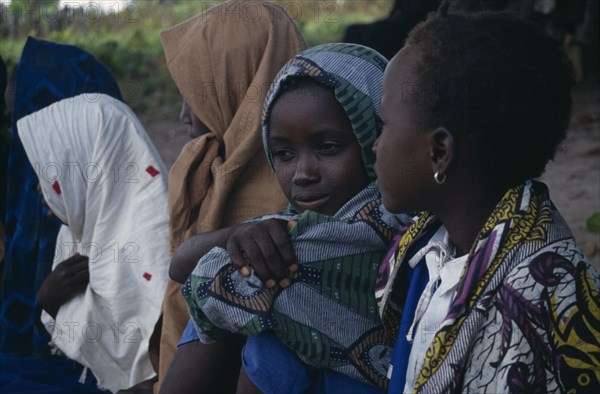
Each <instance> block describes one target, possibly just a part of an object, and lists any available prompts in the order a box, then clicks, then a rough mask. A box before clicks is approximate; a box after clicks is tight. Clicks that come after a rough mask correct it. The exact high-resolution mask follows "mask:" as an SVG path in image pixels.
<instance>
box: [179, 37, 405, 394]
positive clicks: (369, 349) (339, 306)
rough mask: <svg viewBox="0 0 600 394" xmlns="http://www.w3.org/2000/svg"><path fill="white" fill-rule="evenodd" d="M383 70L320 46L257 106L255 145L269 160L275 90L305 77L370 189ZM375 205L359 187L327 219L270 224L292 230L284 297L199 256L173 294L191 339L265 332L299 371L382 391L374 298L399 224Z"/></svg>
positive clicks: (384, 346)
mask: <svg viewBox="0 0 600 394" xmlns="http://www.w3.org/2000/svg"><path fill="white" fill-rule="evenodd" d="M385 65H386V60H385V59H384V58H383V57H381V55H379V54H378V53H377V52H375V51H373V50H372V49H369V48H366V47H363V46H360V45H354V44H327V45H322V46H318V47H315V48H312V49H309V50H307V51H305V52H303V53H302V54H300V55H298V56H296V57H295V58H294V59H292V60H291V61H290V62H289V63H288V64H287V65H286V66H285V67H284V68H283V70H282V71H281V72H280V73H279V75H278V76H277V78H276V80H275V82H274V83H273V85H272V86H271V90H270V92H269V95H268V98H267V101H266V103H265V112H264V121H263V142H264V144H265V150H266V151H267V155H268V156H269V159H271V157H270V149H269V142H268V135H269V128H268V117H269V114H270V108H271V106H272V104H273V102H274V100H275V98H276V96H277V94H278V93H279V90H280V87H281V84H282V82H283V81H285V80H286V79H288V78H306V77H308V78H312V79H314V80H316V81H317V82H319V83H322V84H324V85H326V86H329V87H331V88H332V89H333V90H334V91H335V95H336V98H337V99H338V101H339V102H340V104H341V105H342V107H343V108H344V110H345V111H346V114H347V115H348V117H349V119H350V121H351V124H352V127H353V130H354V132H355V134H356V136H357V139H358V141H359V144H360V145H361V148H362V154H363V163H365V167H366V168H367V170H368V172H369V174H370V175H371V177H372V178H371V179H373V178H374V173H373V172H372V164H373V162H374V157H373V156H372V151H371V147H372V144H373V142H374V141H375V139H376V138H377V136H378V134H379V132H380V121H379V117H378V114H379V105H380V101H381V86H382V80H383V70H384V68H385ZM378 198H379V195H378V193H377V191H376V189H375V188H374V187H373V186H369V187H367V188H365V189H364V190H363V191H361V192H360V193H359V194H357V195H356V196H355V197H354V198H352V199H351V200H350V201H348V202H347V203H346V204H345V205H344V206H343V207H342V208H341V209H340V210H339V211H338V212H337V213H336V214H335V215H334V216H333V217H331V216H324V215H320V214H318V213H316V212H310V211H307V212H304V213H303V214H300V215H297V216H292V215H283V216H281V215H279V216H278V217H280V218H284V219H288V220H290V219H293V221H292V222H290V223H295V224H294V225H293V226H291V229H290V237H291V240H292V242H293V245H294V250H295V252H296V256H297V258H298V262H299V263H300V266H301V268H300V270H299V272H297V273H295V274H294V275H293V276H292V285H291V286H290V287H288V288H285V289H281V288H275V289H267V288H265V287H264V286H263V285H262V284H261V282H260V280H258V279H257V278H256V277H254V276H252V277H250V278H244V277H242V276H241V275H240V274H239V273H238V272H237V270H236V269H235V268H234V267H233V266H232V265H231V261H230V259H229V255H228V253H227V251H225V250H224V249H219V248H215V249H213V250H212V251H211V252H209V253H208V254H207V255H206V256H204V257H203V258H202V259H201V260H200V262H199V263H198V265H197V267H196V269H195V270H194V272H193V273H192V275H191V277H190V279H189V280H188V281H187V283H186V285H185V286H184V289H183V293H184V297H185V298H186V300H187V302H188V305H189V307H190V313H191V315H192V317H193V320H194V322H195V324H196V327H197V329H198V332H199V335H200V337H201V339H202V340H203V341H210V339H211V338H213V339H216V338H219V337H222V336H224V335H226V333H227V332H228V331H229V332H236V333H242V334H245V335H256V334H258V333H260V332H263V331H265V330H272V332H273V333H274V334H275V335H276V336H277V337H278V338H279V339H280V340H281V341H282V342H283V343H285V344H286V345H287V346H289V347H290V348H291V349H293V350H294V351H295V352H296V353H297V354H299V355H300V357H301V358H303V360H305V361H306V362H308V363H311V364H312V365H315V366H318V367H324V368H330V369H333V370H336V371H338V372H340V373H343V374H346V375H348V376H350V377H352V378H355V379H357V380H360V381H363V382H369V383H371V384H374V385H377V386H379V387H386V385H387V378H386V375H385V374H386V369H387V365H388V364H389V356H390V353H391V348H390V345H389V343H387V342H386V341H385V337H384V336H383V330H382V325H381V321H380V320H379V316H378V314H377V303H376V301H375V298H374V288H375V281H376V278H377V274H378V272H377V267H378V266H379V262H380V260H381V258H382V257H383V255H384V254H385V252H386V250H387V246H388V244H389V241H390V240H391V238H392V236H393V235H394V234H395V232H396V231H397V230H398V228H399V227H400V226H401V225H402V224H404V223H405V222H406V221H407V220H408V217H407V216H404V215H398V216H394V215H391V214H389V213H387V212H384V211H382V210H381V209H380V201H379V199H378ZM270 217H273V216H268V217H264V218H261V219H266V218H270ZM261 219H259V220H261Z"/></svg>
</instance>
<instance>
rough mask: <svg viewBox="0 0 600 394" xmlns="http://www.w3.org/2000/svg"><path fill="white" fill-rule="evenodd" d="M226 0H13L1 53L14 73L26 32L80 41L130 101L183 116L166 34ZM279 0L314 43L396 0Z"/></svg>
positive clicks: (335, 37)
mask: <svg viewBox="0 0 600 394" xmlns="http://www.w3.org/2000/svg"><path fill="white" fill-rule="evenodd" d="M220 2H221V1H214V0H213V1H195V0H179V1H177V0H172V1H165V0H138V1H130V2H117V1H111V0H96V1H92V2H87V1H76V0H72V1H71V0H69V1H58V0H12V2H10V3H7V2H3V3H2V4H0V7H1V8H0V13H1V15H0V22H1V25H0V37H1V45H0V54H1V55H2V57H3V59H4V61H5V63H6V65H7V69H8V70H9V74H12V73H13V71H14V66H15V65H16V64H17V62H18V61H19V58H20V56H21V51H22V48H23V45H24V42H25V39H26V38H27V36H29V35H31V36H34V37H37V38H42V39H45V40H50V41H55V42H61V43H67V44H73V45H77V46H79V47H81V48H83V49H85V50H87V51H88V52H90V53H91V54H93V55H94V56H96V57H97V58H98V59H99V60H100V61H101V62H102V63H104V65H106V66H107V67H108V68H109V69H110V70H111V72H112V73H113V75H115V77H116V78H117V80H118V82H119V86H120V88H121V90H122V92H123V95H124V97H125V99H126V101H127V103H128V104H129V105H130V106H131V107H132V108H133V109H134V110H135V111H136V112H137V113H138V115H146V116H150V117H152V118H157V119H158V118H163V119H164V118H173V119H176V118H178V114H179V109H180V106H181V97H180V95H179V92H178V91H177V88H176V87H175V85H174V83H173V82H172V80H171V77H170V75H169V72H168V70H167V67H166V64H165V60H164V54H163V50H162V46H161V43H160V36H159V34H160V32H161V31H162V30H164V29H166V28H168V27H170V26H173V25H175V24H177V23H179V22H181V21H184V20H185V19H187V18H189V17H191V16H193V15H195V14H197V13H199V12H202V11H205V10H207V9H208V8H210V7H211V6H214V5H216V4H218V3H220ZM277 2H278V3H280V4H281V5H282V6H283V7H284V8H285V9H286V11H288V13H289V14H290V15H291V17H292V18H293V20H294V21H295V22H296V23H297V25H298V27H299V28H300V30H301V31H302V32H303V33H304V35H305V38H306V40H307V42H308V44H309V45H311V46H312V45H317V44H320V43H324V42H335V41H340V40H341V39H342V36H343V33H344V30H345V28H346V26H348V25H349V24H353V23H363V22H371V21H373V20H376V19H380V18H383V17H385V16H386V15H387V14H388V13H389V11H390V9H391V7H392V5H393V1H391V0H372V1H370V0H346V1H333V0H331V1H323V0H321V1H312V0H309V1H289V0H281V1H277Z"/></svg>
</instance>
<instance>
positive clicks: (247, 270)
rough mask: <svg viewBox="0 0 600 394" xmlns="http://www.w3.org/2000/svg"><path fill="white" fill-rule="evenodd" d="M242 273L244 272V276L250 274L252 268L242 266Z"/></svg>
mask: <svg viewBox="0 0 600 394" xmlns="http://www.w3.org/2000/svg"><path fill="white" fill-rule="evenodd" d="M240 273H241V274H242V276H250V270H249V269H248V267H242V269H241V270H240Z"/></svg>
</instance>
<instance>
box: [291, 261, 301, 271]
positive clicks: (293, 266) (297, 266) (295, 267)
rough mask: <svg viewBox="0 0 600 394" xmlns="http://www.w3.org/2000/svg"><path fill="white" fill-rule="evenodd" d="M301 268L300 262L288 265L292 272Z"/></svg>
mask: <svg viewBox="0 0 600 394" xmlns="http://www.w3.org/2000/svg"><path fill="white" fill-rule="evenodd" d="M299 269H300V266H299V265H298V264H296V263H294V264H292V265H290V266H289V267H288V270H290V272H296V271H298V270H299Z"/></svg>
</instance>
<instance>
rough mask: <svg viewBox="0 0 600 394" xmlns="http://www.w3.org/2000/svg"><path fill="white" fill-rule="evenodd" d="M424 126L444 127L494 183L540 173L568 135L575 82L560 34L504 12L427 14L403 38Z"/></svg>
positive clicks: (513, 182) (519, 180) (507, 182)
mask: <svg viewBox="0 0 600 394" xmlns="http://www.w3.org/2000/svg"><path fill="white" fill-rule="evenodd" d="M406 50H407V51H410V52H411V53H412V54H413V55H414V56H415V59H416V65H415V67H414V68H413V70H412V76H413V78H416V83H417V84H418V85H419V86H420V91H421V92H422V94H420V95H419V96H420V98H421V99H419V100H416V106H417V108H416V109H417V111H418V122H419V124H420V125H421V126H423V127H440V126H443V127H446V128H447V129H448V130H450V132H451V133H452V134H453V135H454V137H455V139H456V140H457V141H463V142H465V143H466V144H468V146H469V149H470V150H474V152H475V153H476V154H478V155H479V156H476V157H477V159H478V161H479V163H481V166H480V168H481V169H482V171H485V172H484V174H487V175H488V176H489V179H490V180H493V181H494V182H502V184H503V185H506V186H514V185H516V184H519V183H522V182H523V181H525V180H527V179H530V178H537V177H539V176H541V175H542V173H543V171H544V168H545V166H546V164H547V163H548V161H550V160H551V159H552V158H553V157H554V154H555V152H556V149H557V147H558V145H559V144H560V142H561V141H562V140H563V139H564V138H565V135H566V129H567V126H568V123H569V117H570V112H571V96H570V90H571V87H572V85H573V78H572V73H571V67H570V63H569V61H568V58H567V57H566V55H565V54H564V51H563V50H562V47H561V45H560V43H559V42H558V41H556V40H555V39H553V38H551V37H550V36H549V35H548V34H546V33H545V32H544V31H543V30H542V29H541V28H539V27H538V26H536V25H534V24H532V23H530V22H528V21H525V20H521V19H516V18H514V17H510V16H508V15H505V14H500V13H492V12H483V13H474V14H459V13H455V14H452V13H450V14H446V13H445V12H443V11H442V12H438V13H436V14H430V15H429V17H428V18H427V20H426V21H424V22H422V23H421V24H419V25H418V26H417V27H416V28H415V29H414V30H413V31H412V32H411V33H410V35H409V37H408V39H407V41H406Z"/></svg>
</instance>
